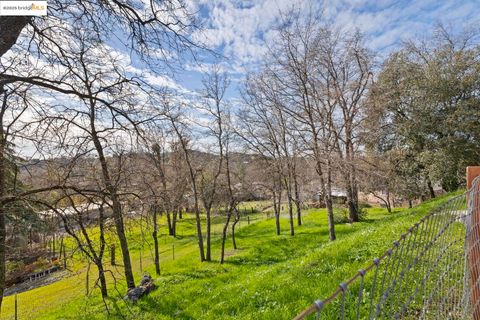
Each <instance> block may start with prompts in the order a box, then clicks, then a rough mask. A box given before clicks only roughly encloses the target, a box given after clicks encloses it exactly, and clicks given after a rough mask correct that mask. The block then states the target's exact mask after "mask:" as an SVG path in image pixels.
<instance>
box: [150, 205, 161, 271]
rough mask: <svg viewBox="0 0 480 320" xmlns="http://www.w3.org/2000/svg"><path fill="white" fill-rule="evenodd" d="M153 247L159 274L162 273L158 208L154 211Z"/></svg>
mask: <svg viewBox="0 0 480 320" xmlns="http://www.w3.org/2000/svg"><path fill="white" fill-rule="evenodd" d="M152 237H153V247H154V251H155V253H154V254H155V273H156V274H157V276H159V275H160V253H159V249H158V221H157V210H154V211H153V233H152Z"/></svg>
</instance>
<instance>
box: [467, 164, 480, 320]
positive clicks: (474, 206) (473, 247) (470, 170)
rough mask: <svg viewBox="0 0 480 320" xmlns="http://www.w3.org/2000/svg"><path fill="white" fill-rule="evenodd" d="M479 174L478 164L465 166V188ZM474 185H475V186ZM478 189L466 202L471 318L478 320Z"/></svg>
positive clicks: (479, 213)
mask: <svg viewBox="0 0 480 320" xmlns="http://www.w3.org/2000/svg"><path fill="white" fill-rule="evenodd" d="M478 176H480V166H477V167H467V189H468V190H470V189H471V188H472V187H473V180H474V179H475V178H476V177H478ZM475 187H476V186H475ZM479 192H480V190H472V192H470V194H469V195H470V197H469V199H468V200H467V202H468V211H470V212H471V231H470V237H469V238H470V239H469V247H470V248H469V252H470V254H469V261H468V264H469V268H470V280H471V303H472V312H473V319H474V320H480V287H479V285H480V283H479V282H478V281H479V279H480V265H479V264H480V250H479V243H480V195H479V194H478V193H479Z"/></svg>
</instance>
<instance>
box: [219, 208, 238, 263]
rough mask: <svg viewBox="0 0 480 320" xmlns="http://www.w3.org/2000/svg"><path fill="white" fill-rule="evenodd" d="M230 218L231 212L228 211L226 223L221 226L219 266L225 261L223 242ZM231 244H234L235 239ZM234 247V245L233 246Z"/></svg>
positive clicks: (225, 238)
mask: <svg viewBox="0 0 480 320" xmlns="http://www.w3.org/2000/svg"><path fill="white" fill-rule="evenodd" d="M231 216H232V212H231V210H229V212H228V214H227V221H225V225H224V226H223V230H222V251H221V253H220V264H223V262H224V261H225V242H226V241H227V230H228V225H229V224H230V218H231ZM232 240H233V242H235V239H234V238H232ZM235 247H236V244H235Z"/></svg>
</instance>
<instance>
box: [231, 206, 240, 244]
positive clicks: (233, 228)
mask: <svg viewBox="0 0 480 320" xmlns="http://www.w3.org/2000/svg"><path fill="white" fill-rule="evenodd" d="M238 221H240V215H239V214H238V213H237V215H236V216H235V220H234V221H233V223H232V244H233V249H237V241H236V240H235V226H236V225H237V223H238Z"/></svg>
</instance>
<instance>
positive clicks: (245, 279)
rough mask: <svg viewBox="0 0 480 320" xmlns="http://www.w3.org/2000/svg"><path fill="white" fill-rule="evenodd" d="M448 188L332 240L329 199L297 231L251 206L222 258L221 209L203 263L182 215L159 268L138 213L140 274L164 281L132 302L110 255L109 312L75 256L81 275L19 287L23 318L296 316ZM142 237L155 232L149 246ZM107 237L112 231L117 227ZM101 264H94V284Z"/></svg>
mask: <svg viewBox="0 0 480 320" xmlns="http://www.w3.org/2000/svg"><path fill="white" fill-rule="evenodd" d="M450 196H451V195H446V196H443V197H440V198H438V199H435V200H432V201H428V202H425V203H423V204H422V205H420V206H418V207H415V208H413V209H410V210H403V211H402V210H399V209H396V210H395V212H394V213H392V214H388V213H386V210H385V209H381V208H369V209H367V211H368V215H367V219H366V220H365V221H363V222H360V223H355V224H343V225H337V226H336V232H337V240H336V241H334V242H330V241H328V226H327V217H326V212H325V210H324V209H311V210H308V211H305V213H304V223H303V225H302V226H301V227H296V230H295V231H296V234H295V236H294V237H292V236H289V235H288V221H287V220H286V219H282V221H281V223H282V225H281V227H282V235H280V236H276V235H275V233H274V232H275V222H274V220H273V219H271V218H270V219H265V214H262V213H257V214H254V215H252V216H251V218H250V221H251V224H249V225H248V224H247V221H246V218H245V219H243V220H242V221H241V222H240V227H239V229H238V232H237V244H238V246H239V249H238V250H233V249H232V247H231V240H230V239H228V242H227V259H226V263H225V264H224V265H220V264H219V263H218V259H219V254H220V234H221V228H222V223H223V218H222V217H216V218H215V219H214V226H213V230H214V238H213V243H212V246H213V259H214V261H212V262H208V263H207V262H204V263H201V262H199V261H198V260H199V259H198V257H199V252H198V249H197V245H196V238H195V234H194V219H193V216H191V215H186V216H185V217H184V219H183V220H181V221H179V231H178V234H179V236H178V238H177V239H173V238H172V237H169V236H166V235H165V231H166V230H165V229H166V228H165V227H163V226H162V232H163V233H161V235H160V241H159V242H160V250H161V252H162V253H161V269H162V275H161V276H159V277H156V276H155V272H154V266H153V257H152V247H153V246H152V243H151V242H152V241H151V237H150V232H151V230H148V229H147V225H146V223H145V222H141V221H139V220H136V221H130V223H129V225H128V226H127V230H129V239H130V242H129V243H130V249H131V254H132V261H133V264H134V269H135V273H136V280H137V282H138V280H139V279H140V276H141V273H142V271H144V272H148V273H150V274H151V275H152V276H153V277H154V278H155V283H156V284H157V285H158V289H157V290H155V291H154V292H152V293H151V294H150V295H149V296H147V297H146V298H144V299H142V300H141V301H140V302H139V303H137V304H136V305H132V304H130V303H126V302H124V301H123V300H121V299H120V296H121V295H123V294H124V293H125V288H124V283H123V282H124V281H123V277H122V271H123V270H122V269H121V267H111V266H109V265H107V268H109V269H110V270H111V271H112V274H113V275H115V278H116V279H117V288H118V292H117V291H116V290H115V289H114V280H113V277H112V276H109V279H108V280H109V284H110V287H109V294H110V298H109V300H108V301H107V304H108V306H109V308H110V313H111V315H110V316H107V313H106V312H105V310H104V305H103V302H102V301H101V298H100V297H99V290H98V289H96V290H94V291H93V292H92V293H91V294H90V296H89V297H88V298H87V297H86V296H85V278H86V269H85V263H84V261H83V260H82V259H81V257H77V259H76V261H75V263H74V264H73V265H72V266H71V267H72V268H73V269H74V270H76V274H75V275H74V276H72V277H69V278H66V279H63V280H61V281H58V282H56V283H53V284H51V285H48V286H44V287H40V288H37V289H34V290H30V291H27V292H24V293H21V294H19V295H18V305H19V314H20V319H24V318H28V319H106V318H109V319H117V318H118V319H122V318H126V319H173V318H175V319H291V318H293V316H295V315H296V314H297V313H298V312H299V311H301V310H302V309H304V308H305V307H307V306H308V305H310V304H311V303H312V301H314V300H316V299H318V298H321V297H325V296H327V295H329V294H330V293H331V292H333V291H334V290H335V289H336V288H337V286H338V284H339V283H340V282H341V281H342V280H345V279H346V278H349V277H350V276H351V275H353V274H354V273H355V272H357V271H358V270H359V269H360V268H362V267H365V266H366V265H367V264H368V263H369V262H370V261H371V259H373V258H374V257H376V256H379V255H380V254H382V253H383V251H385V250H386V249H387V248H388V247H390V246H391V244H392V242H393V241H394V240H396V239H397V238H398V237H399V236H400V235H401V234H402V233H404V232H405V231H406V230H407V229H408V227H410V226H411V225H412V224H413V223H415V222H417V221H418V220H419V219H420V218H421V217H422V216H424V215H425V214H427V213H428V212H430V211H431V210H432V209H433V208H435V207H437V206H439V205H440V204H441V203H443V202H445V201H446V199H448V198H449V197H450ZM262 205H263V204H262ZM244 206H245V208H248V207H249V205H248V204H244ZM142 238H144V239H145V240H146V242H147V243H144V244H143V247H142ZM109 239H110V241H113V239H114V237H113V234H112V235H110V236H109ZM172 245H174V246H175V260H173V257H172ZM119 255H120V253H119V252H118V253H117V256H119ZM140 256H142V259H141V261H142V269H143V270H141V269H140ZM117 260H120V257H118V258H117ZM105 261H106V262H108V261H109V257H108V256H107V257H106V258H105ZM95 271H96V270H95V267H94V266H92V267H91V271H90V279H91V282H90V285H91V286H92V285H93V281H94V280H95V278H96V277H95ZM12 315H13V297H7V298H6V299H5V303H4V307H3V310H2V319H3V318H4V317H5V318H6V319H8V318H9V317H11V316H12Z"/></svg>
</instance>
